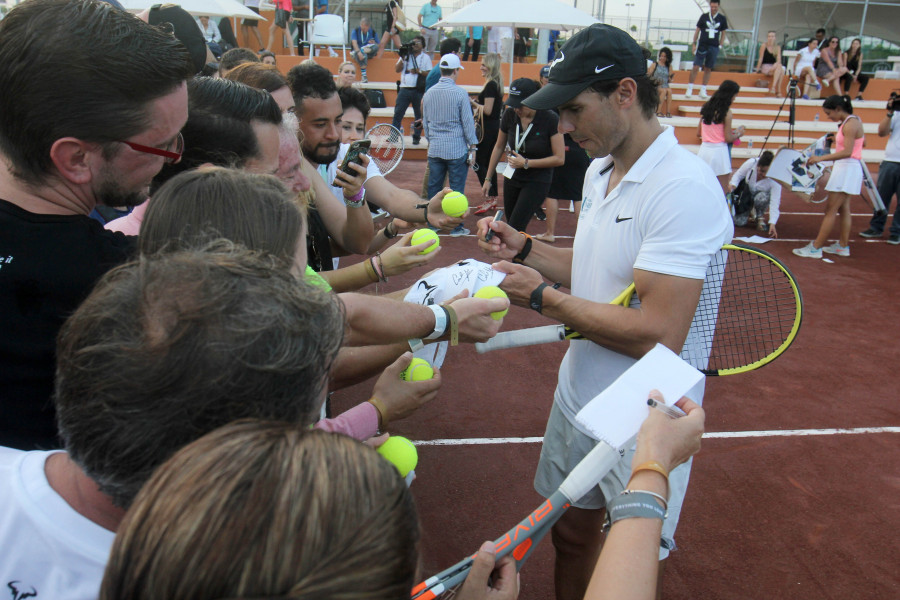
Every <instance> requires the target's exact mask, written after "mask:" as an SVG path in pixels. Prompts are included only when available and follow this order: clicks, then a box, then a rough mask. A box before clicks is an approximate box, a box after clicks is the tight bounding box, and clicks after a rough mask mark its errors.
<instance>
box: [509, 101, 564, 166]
mask: <svg viewBox="0 0 900 600" xmlns="http://www.w3.org/2000/svg"><path fill="white" fill-rule="evenodd" d="M516 125H518V126H519V136H520V137H522V136H523V135H524V133H525V130H526V129H527V127H522V123H521V121H520V120H519V116H518V115H517V114H516V111H515V110H513V109H512V108H508V109H507V110H505V111H504V112H503V116H502V117H501V118H500V131H502V132H504V133H506V136H507V141H506V143H507V145H508V146H509V147H510V149H513V150H514V149H515V147H516ZM558 125H559V117H558V116H556V113H554V112H552V111H549V110H538V111H535V113H534V119H533V120H532V122H531V131H529V132H528V135H527V136H525V140H524V142H523V143H522V146H521V147H520V148H519V151H518V152H519V154H521V155H522V156H523V157H524V158H528V159H532V160H533V159H536V158H546V157H548V156H552V155H553V148H552V146H551V143H550V138H552V137H553V136H554V135H556V134H557V133H558V131H557V126H558ZM552 179H553V169H540V168H535V167H532V168H530V169H516V172H515V174H514V175H513V180H515V181H544V182H549V181H551V180H552Z"/></svg>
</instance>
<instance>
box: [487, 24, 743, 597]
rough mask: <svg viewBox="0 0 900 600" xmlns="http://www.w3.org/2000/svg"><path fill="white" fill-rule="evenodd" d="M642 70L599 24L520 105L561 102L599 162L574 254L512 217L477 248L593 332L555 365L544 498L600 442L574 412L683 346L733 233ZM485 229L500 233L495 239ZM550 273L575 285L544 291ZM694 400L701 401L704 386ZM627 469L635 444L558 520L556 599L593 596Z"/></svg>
mask: <svg viewBox="0 0 900 600" xmlns="http://www.w3.org/2000/svg"><path fill="white" fill-rule="evenodd" d="M646 72H647V67H646V63H645V61H644V58H643V55H642V53H641V49H640V47H639V46H638V45H637V43H636V42H635V41H634V40H633V39H632V38H631V36H629V35H628V34H627V33H625V32H624V31H622V30H620V29H616V28H615V27H611V26H609V25H603V24H595V25H592V26H591V27H589V28H587V29H584V30H582V31H581V32H580V33H578V34H577V35H575V36H574V37H573V38H572V39H571V40H570V41H569V42H568V43H567V44H566V45H565V46H564V47H563V48H562V49H561V50H560V51H559V52H558V53H557V55H556V59H555V60H554V61H553V62H552V63H551V68H550V76H549V83H548V84H547V85H546V86H544V87H543V88H542V89H541V90H539V91H538V92H536V93H535V94H533V95H532V96H530V97H529V98H528V99H526V100H525V102H524V103H525V105H526V106H529V107H530V108H534V109H536V110H541V109H548V108H557V109H558V110H559V116H560V119H559V130H560V132H562V133H568V134H569V135H571V137H572V139H573V140H574V141H575V142H576V143H578V144H579V145H580V146H581V147H582V148H584V149H585V150H586V151H587V152H588V153H589V154H590V155H591V156H592V157H594V158H595V159H596V160H594V161H593V163H592V164H591V166H590V167H589V168H588V171H587V174H586V176H585V181H584V189H583V194H582V196H583V201H582V209H581V216H580V218H579V221H578V229H577V232H576V234H575V242H574V245H573V247H572V248H571V249H568V248H556V247H554V246H551V245H549V244H544V243H541V242H539V241H536V240H532V239H530V238H529V237H527V236H524V235H523V234H520V233H519V232H517V231H515V230H513V229H512V228H511V227H509V226H508V225H506V224H505V223H502V222H492V221H490V219H482V220H481V221H480V222H479V224H478V237H479V245H480V246H481V247H482V249H483V250H484V251H485V252H486V253H487V254H488V255H489V256H493V257H495V258H500V259H504V260H503V261H502V262H499V263H497V264H496V265H495V266H494V268H496V269H499V270H501V271H503V272H505V273H508V275H507V277H506V279H504V281H503V283H502V284H501V286H500V287H502V288H503V289H504V290H505V291H506V292H507V294H509V298H510V300H511V301H512V302H513V303H514V304H518V305H520V306H526V307H530V308H532V309H534V310H537V311H538V312H542V313H543V314H544V315H546V316H548V317H551V318H553V319H556V320H558V321H560V322H562V323H565V324H566V325H569V326H571V327H572V328H574V329H575V330H576V331H579V332H581V333H582V334H584V336H585V337H586V338H587V339H586V340H579V341H572V342H570V345H569V350H568V352H567V353H566V356H565V358H564V359H563V362H562V365H561V366H560V369H559V381H558V384H557V387H556V393H555V395H554V402H553V409H552V411H551V415H550V419H549V421H548V424H547V431H546V433H545V436H544V446H543V450H542V452H541V459H540V463H539V465H538V470H537V475H536V476H535V489H536V490H537V491H538V492H539V493H541V494H543V495H544V496H549V495H550V494H551V493H552V492H553V491H554V490H556V488H557V487H558V486H559V484H560V483H561V482H562V481H563V479H564V478H565V476H566V474H567V473H568V472H569V471H570V470H571V469H572V467H574V466H575V465H576V464H577V463H578V462H579V461H580V460H581V458H582V457H584V456H585V455H586V454H587V453H588V452H589V451H590V449H591V448H592V447H593V445H594V444H595V443H596V442H595V441H594V440H593V439H591V438H590V437H588V435H587V432H586V431H584V430H583V429H581V428H580V426H579V425H577V424H576V423H575V414H576V413H577V412H578V411H579V410H580V409H581V408H582V407H583V406H584V405H585V404H586V403H587V402H589V401H590V400H591V399H592V398H594V397H595V396H596V395H597V394H599V393H600V392H601V391H603V390H604V389H605V388H606V387H607V386H609V385H610V384H611V383H612V382H613V381H615V379H616V378H617V377H618V376H619V375H620V374H621V373H622V372H623V371H625V370H626V369H628V368H629V367H630V366H631V365H632V364H634V363H635V361H636V360H637V359H638V358H640V357H641V356H643V355H644V354H645V353H646V352H647V351H649V350H650V349H651V348H653V347H654V346H655V345H656V344H657V343H662V344H664V345H666V346H668V347H669V348H670V349H672V350H673V351H674V352H676V353H678V352H680V351H681V349H682V346H683V345H684V344H685V342H686V338H687V334H688V329H689V328H690V323H691V319H692V318H693V315H694V311H695V310H696V308H697V303H698V300H699V297H700V290H701V288H702V286H703V278H704V274H705V272H706V268H707V266H708V264H709V261H710V258H711V257H712V256H713V254H715V252H716V251H717V250H718V249H719V248H720V247H721V246H722V244H724V243H727V242H729V241H730V240H731V238H732V234H733V232H734V230H733V226H732V223H731V218H730V216H729V214H728V211H727V208H726V206H725V203H724V202H723V201H722V190H721V187H720V186H719V185H718V182H717V181H716V178H715V176H714V175H713V172H712V170H710V168H709V167H708V166H707V165H706V164H704V163H703V162H702V161H701V160H699V159H698V158H697V157H696V156H694V155H693V154H692V153H690V152H688V151H687V150H685V149H683V148H681V147H680V146H679V145H678V141H677V140H676V139H675V133H674V131H673V129H672V128H671V127H668V126H663V125H660V123H659V121H657V119H656V116H655V113H656V106H657V101H658V93H657V89H656V85H655V84H654V83H653V82H652V81H651V80H650V79H649V78H648V77H647V76H646ZM489 227H490V228H491V229H493V230H494V232H495V235H494V237H493V239H492V240H491V241H490V242H485V241H484V237H485V234H486V233H487V230H488V228H489ZM506 261H512V262H506ZM545 277H546V278H547V279H549V280H550V281H551V282H558V283H560V284H562V286H564V287H566V288H569V289H570V290H571V293H566V292H564V291H563V290H560V289H555V288H554V287H551V286H548V285H547V284H546V283H545V282H544V278H545ZM632 281H634V282H635V286H636V288H637V298H636V299H635V300H634V301H632V304H631V306H630V307H628V308H624V307H620V306H612V305H610V304H608V303H609V302H610V301H612V300H613V299H614V298H615V297H617V296H618V295H619V294H620V293H621V292H622V291H623V290H624V289H625V288H626V287H627V286H628V285H629V284H630V283H631V282H632ZM687 342H688V343H690V342H691V340H687ZM688 396H689V397H690V398H691V399H692V400H694V401H695V402H697V403H700V402H701V401H702V399H703V385H702V384H700V385H698V386H697V387H695V388H694V389H692V390H691V391H690V392H689V393H688ZM632 452H633V449H632ZM636 466H637V465H636ZM630 472H631V452H629V453H628V454H627V455H626V457H625V460H623V461H622V462H621V463H620V464H619V466H618V467H617V468H616V469H615V470H614V471H613V472H612V473H610V474H609V475H608V476H607V477H606V478H605V479H604V480H603V481H602V482H601V484H600V485H599V486H598V487H596V488H594V490H593V491H592V492H591V493H590V494H589V495H588V496H587V497H585V498H583V499H582V500H581V501H580V502H577V503H575V504H574V506H573V508H571V509H569V510H568V511H567V512H566V513H565V515H563V517H562V519H561V520H560V521H559V522H558V523H557V524H556V526H555V527H554V528H553V544H554V547H555V549H556V597H557V598H558V599H559V600H580V599H581V598H582V597H583V596H584V592H585V589H586V588H587V584H588V581H589V579H590V575H591V572H592V570H593V568H594V565H595V564H596V561H597V556H598V554H599V552H600V545H601V524H602V521H603V518H604V514H605V507H606V504H607V502H609V501H610V500H612V499H614V498H615V497H616V496H617V495H618V494H619V493H620V492H622V490H623V489H625V488H626V487H627V484H628V478H629V475H630ZM689 474H690V462H688V463H686V464H684V465H682V466H680V467H678V468H676V469H674V470H673V471H672V473H671V474H668V480H669V497H668V516H667V518H666V520H665V522H664V525H663V531H662V539H661V540H660V551H659V557H660V561H661V562H660V573H661V572H662V565H664V562H663V559H665V558H666V557H667V556H668V553H669V550H671V549H673V548H674V547H675V544H674V540H673V536H674V533H675V526H676V525H677V522H678V516H679V513H680V511H681V504H682V500H683V498H684V493H685V491H686V488H687V481H688V476H689ZM659 476H660V477H663V474H660V475H659Z"/></svg>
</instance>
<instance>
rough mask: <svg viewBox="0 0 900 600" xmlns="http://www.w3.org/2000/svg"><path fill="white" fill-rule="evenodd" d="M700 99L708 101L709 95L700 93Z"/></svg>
mask: <svg viewBox="0 0 900 600" xmlns="http://www.w3.org/2000/svg"><path fill="white" fill-rule="evenodd" d="M700 99H701V100H709V94H707V93H706V92H700Z"/></svg>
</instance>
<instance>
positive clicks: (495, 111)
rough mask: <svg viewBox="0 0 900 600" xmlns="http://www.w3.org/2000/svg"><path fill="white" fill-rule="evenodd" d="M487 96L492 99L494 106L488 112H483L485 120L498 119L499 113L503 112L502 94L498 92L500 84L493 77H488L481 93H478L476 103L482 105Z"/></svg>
mask: <svg viewBox="0 0 900 600" xmlns="http://www.w3.org/2000/svg"><path fill="white" fill-rule="evenodd" d="M488 98H493V99H494V107H493V108H492V109H491V112H490V114H488V113H484V120H485V121H499V120H500V113H502V112H503V94H501V93H500V86H499V85H497V82H496V81H494V80H493V79H489V80H488V82H487V83H486V84H484V88H482V90H481V93H479V94H478V104H481V105H483V104H484V101H485V100H487V99H488Z"/></svg>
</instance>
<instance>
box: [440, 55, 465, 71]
mask: <svg viewBox="0 0 900 600" xmlns="http://www.w3.org/2000/svg"><path fill="white" fill-rule="evenodd" d="M439 66H440V67H441V68H442V69H464V67H463V66H462V63H460V62H459V56H457V55H456V54H445V55H443V56H442V57H441V62H440V65H439Z"/></svg>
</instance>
